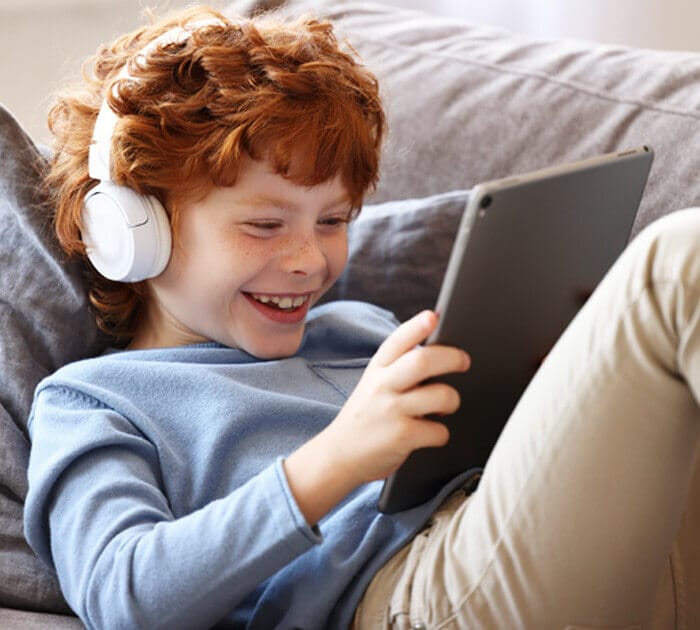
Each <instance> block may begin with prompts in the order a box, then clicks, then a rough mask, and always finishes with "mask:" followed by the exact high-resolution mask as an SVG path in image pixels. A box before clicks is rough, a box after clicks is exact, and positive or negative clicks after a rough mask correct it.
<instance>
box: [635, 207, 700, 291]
mask: <svg viewBox="0 0 700 630" xmlns="http://www.w3.org/2000/svg"><path fill="white" fill-rule="evenodd" d="M628 249H630V250H632V252H633V253H634V254H635V255H636V256H641V258H642V264H644V265H645V266H646V269H645V271H646V273H645V275H646V276H647V278H648V279H649V280H655V281H659V280H661V281H665V280H668V281H681V282H682V283H684V284H686V285H687V286H692V287H694V288H697V289H700V208H686V209H683V210H677V211H675V212H672V213H670V214H668V215H666V216H664V217H662V218H660V219H657V220H656V221H654V222H652V223H650V224H649V225H648V226H647V227H646V228H645V229H644V230H642V231H641V232H640V233H639V234H638V235H637V236H636V238H635V239H634V240H633V241H632V243H631V244H630V246H629V248H628ZM638 262H639V261H638Z"/></svg>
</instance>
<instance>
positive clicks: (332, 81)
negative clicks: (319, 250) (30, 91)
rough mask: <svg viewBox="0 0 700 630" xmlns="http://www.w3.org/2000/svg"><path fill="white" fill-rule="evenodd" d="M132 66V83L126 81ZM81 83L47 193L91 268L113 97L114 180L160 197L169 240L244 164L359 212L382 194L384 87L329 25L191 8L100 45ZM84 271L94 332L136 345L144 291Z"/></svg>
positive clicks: (70, 102) (67, 242) (66, 104)
mask: <svg viewBox="0 0 700 630" xmlns="http://www.w3.org/2000/svg"><path fill="white" fill-rule="evenodd" d="M212 19H215V20H219V21H220V23H213V24H212V23H209V24H207V25H204V26H200V27H199V28H197V29H194V30H193V32H192V35H191V36H190V37H189V38H188V39H187V40H186V41H184V42H182V43H168V44H164V45H163V46H158V47H157V48H156V49H155V50H154V51H152V52H150V53H149V54H148V56H147V58H146V59H143V58H140V59H139V61H138V63H134V61H135V59H136V57H137V55H138V53H139V52H141V51H142V50H143V49H144V47H145V46H146V45H147V44H148V43H149V42H151V41H153V40H154V39H155V38H157V37H158V36H160V35H161V34H163V33H165V32H166V31H168V30H170V29H172V28H174V27H176V26H184V25H186V24H188V23H190V22H193V21H199V20H212ZM125 64H128V66H127V67H128V71H129V76H128V77H126V78H124V77H120V76H119V74H120V71H121V70H122V68H123V67H124V65H125ZM83 74H84V78H85V81H86V82H85V84H84V85H83V86H82V87H81V88H80V89H73V90H69V91H66V92H65V93H63V94H59V95H58V97H57V99H56V101H55V103H54V104H53V106H52V107H51V110H50V113H49V127H50V129H51V131H52V133H53V135H54V153H53V157H52V160H51V163H50V168H49V171H48V173H47V177H46V183H47V188H48V190H49V194H50V196H51V201H52V204H53V206H52V207H54V208H55V221H54V223H55V231H56V235H57V236H58V239H59V242H60V244H61V246H62V248H63V249H64V250H65V251H66V252H67V253H68V254H69V255H72V256H80V257H82V258H83V259H84V260H85V261H87V259H86V257H85V246H84V244H83V242H82V241H81V237H80V232H81V212H82V203H83V199H84V197H85V195H86V193H87V192H88V191H89V190H90V189H91V188H92V187H93V186H95V184H96V183H97V182H96V180H94V179H91V178H90V177H89V175H88V168H87V165H88V147H89V144H90V141H91V137H92V131H93V127H94V123H95V119H96V117H97V113H98V111H99V109H100V106H101V104H102V102H103V99H104V98H105V97H106V98H107V100H108V102H109V105H110V107H111V108H112V109H113V110H114V111H115V112H117V113H118V115H119V120H118V122H117V126H116V129H115V131H114V134H113V137H112V179H113V180H114V181H115V182H117V183H119V184H122V185H126V186H129V187H131V188H133V189H134V190H136V191H138V192H140V193H144V194H151V195H155V196H156V197H157V198H158V199H160V201H161V202H162V203H163V205H164V206H165V207H166V210H167V212H168V215H169V217H170V221H171V224H172V227H173V233H174V234H176V232H177V230H176V226H177V223H178V203H179V201H181V200H182V199H184V198H185V196H187V195H191V194H192V190H193V187H194V188H196V190H197V191H198V192H201V193H202V194H206V193H207V192H208V191H209V190H210V189H211V188H212V187H213V186H231V185H234V184H235V182H236V177H237V175H238V172H239V168H240V166H241V164H242V160H243V158H244V157H246V156H250V157H251V158H253V159H265V160H268V161H269V163H270V164H271V165H272V167H273V169H274V170H275V172H277V173H278V174H280V175H282V176H283V177H285V178H287V179H289V180H290V181H292V182H294V183H297V184H299V185H304V186H314V185H317V184H320V183H323V182H325V181H327V180H329V179H331V178H332V177H334V176H337V175H339V176H340V177H341V180H342V181H343V183H344V185H345V187H346V189H347V191H348V194H349V195H350V197H351V201H352V204H353V207H354V208H356V209H359V208H360V206H361V204H362V200H363V197H364V195H365V193H366V192H367V191H368V190H370V189H371V188H372V187H374V186H375V185H376V182H377V178H378V169H379V153H380V147H381V141H382V137H383V134H384V130H385V116H384V111H383V108H382V104H381V101H380V98H379V91H378V84H377V80H376V78H375V77H374V76H373V75H372V74H371V73H370V72H369V71H367V69H366V68H364V67H363V66H362V64H361V63H360V62H359V60H358V58H357V55H356V54H355V53H354V51H353V50H352V49H349V50H347V51H345V50H342V49H341V47H340V45H339V44H338V42H337V40H336V38H335V36H334V34H333V29H332V25H331V24H330V23H328V22H324V21H320V20H318V19H316V18H313V17H309V16H307V17H302V18H298V19H296V20H294V21H284V20H282V19H281V18H279V17H276V16H275V15H273V14H267V15H260V16H257V17H254V18H250V19H240V20H230V19H227V18H226V17H224V16H223V15H222V14H220V13H218V12H216V11H213V10H211V9H209V8H206V7H193V8H189V9H187V10H185V11H183V12H181V13H179V14H177V15H176V16H174V17H170V18H166V19H164V20H161V21H160V22H156V23H153V24H151V25H149V26H146V27H142V28H140V29H138V30H136V31H134V32H133V33H130V34H126V35H124V36H122V37H120V38H119V39H117V40H116V41H115V42H114V43H112V44H111V45H108V46H103V47H101V48H100V49H99V50H98V52H97V54H96V55H95V56H94V57H93V58H91V59H90V60H88V62H87V63H86V65H85V66H84V72H83ZM86 265H87V267H88V268H89V269H90V272H89V292H90V301H91V303H92V305H93V307H94V309H95V311H96V316H97V321H98V325H99V326H100V328H101V329H102V330H103V331H104V332H106V333H108V334H109V335H110V336H112V337H113V338H114V339H115V340H116V341H118V342H119V341H121V342H125V341H128V340H129V339H130V338H131V336H132V335H133V332H134V329H135V325H136V322H137V319H138V316H139V313H140V310H141V308H142V307H143V304H144V299H145V293H146V292H145V289H144V286H143V285H142V284H121V283H116V282H112V281H109V280H106V279H104V278H102V277H100V276H98V274H97V273H96V272H95V271H94V270H92V269H91V267H90V265H89V264H88V263H87V262H86Z"/></svg>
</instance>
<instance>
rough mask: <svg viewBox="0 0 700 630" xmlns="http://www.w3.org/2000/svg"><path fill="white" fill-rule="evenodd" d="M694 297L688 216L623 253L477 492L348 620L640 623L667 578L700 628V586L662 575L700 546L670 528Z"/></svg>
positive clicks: (678, 500)
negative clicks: (699, 617) (695, 604)
mask: <svg viewBox="0 0 700 630" xmlns="http://www.w3.org/2000/svg"><path fill="white" fill-rule="evenodd" d="M552 264H557V263H556V261H552ZM699 297H700V209H694V210H686V211H680V212H677V213H674V214H672V215H670V216H669V217H666V218H664V219H662V220H660V221H657V222H656V223H655V224H653V225H652V226H650V227H649V228H647V229H646V230H645V231H644V232H642V233H641V234H640V235H639V236H638V237H637V238H636V239H635V241H634V242H633V243H632V244H631V245H630V246H629V247H628V248H627V250H626V251H625V253H624V254H623V255H622V257H621V258H620V260H619V261H618V262H617V263H616V264H615V266H614V267H613V269H612V270H611V272H610V273H609V274H608V275H607V277H606V278H605V279H604V280H603V282H602V283H601V285H600V286H599V288H598V289H597V290H596V292H595V293H594V294H593V296H592V297H591V298H590V299H589V300H588V302H587V304H586V305H585V306H584V308H583V309H582V311H581V312H580V313H579V315H578V316H577V317H576V319H575V320H574V322H573V323H572V324H571V325H570V326H569V328H568V329H567V331H566V332H565V333H564V335H563V336H562V338H561V340H560V341H559V342H558V343H557V345H556V346H555V348H554V349H553V350H552V351H551V353H550V354H549V356H548V357H547V359H546V360H545V362H544V363H543V365H542V367H541V369H540V370H539V372H538V373H537V375H536V376H535V378H534V380H533V382H532V383H531V385H530V386H529V388H528V389H527V391H526V393H525V394H524V395H523V397H522V399H521V400H520V402H519V404H518V406H517V408H516V409H515V410H514V412H513V414H512V416H511V418H510V419H509V421H508V424H507V426H506V428H505V429H504V431H503V434H502V435H501V437H500V439H499V441H498V444H497V445H496V448H495V449H494V451H493V453H492V456H491V458H490V459H489V461H488V463H487V465H486V469H485V471H484V476H483V478H482V480H481V483H480V485H479V488H478V490H477V491H476V492H475V493H474V494H473V495H471V496H470V497H469V498H468V499H467V498H466V497H465V496H464V495H463V494H461V495H460V493H457V494H456V495H453V497H451V498H450V499H449V500H448V501H447V503H446V504H445V505H443V507H442V508H441V509H440V510H439V511H438V512H437V513H436V514H435V516H434V518H433V521H432V525H431V526H429V527H428V528H426V529H425V530H424V531H423V532H422V533H421V534H419V535H418V536H417V537H416V538H415V539H414V540H413V541H412V542H411V543H410V544H409V545H408V546H407V547H405V548H404V549H403V550H402V551H400V552H399V553H398V554H397V555H396V556H395V557H394V558H393V559H392V560H391V561H389V563H388V564H387V565H386V566H385V567H384V568H383V569H382V570H381V571H380V572H379V573H378V574H377V576H376V577H375V578H374V580H373V581H372V583H371V584H370V586H369V589H368V591H367V592H366V594H365V596H364V599H363V600H362V602H361V603H360V606H359V607H358V609H357V612H356V615H355V627H356V628H362V629H365V628H397V629H403V628H416V629H420V628H474V629H496V630H498V629H504V630H512V629H518V628H525V629H535V630H546V629H548V628H552V629H555V628H556V629H559V628H638V627H644V628H647V627H649V623H650V621H649V620H650V619H651V618H652V617H653V616H654V615H655V614H657V613H655V610H654V609H655V607H657V606H658V602H659V595H658V593H659V585H660V583H661V582H662V578H663V576H664V572H665V571H666V572H667V575H666V585H667V588H666V590H667V591H668V592H670V593H671V595H672V596H673V598H674V606H675V612H673V611H672V615H671V617H670V618H669V619H671V621H668V623H671V624H673V625H671V626H670V627H674V626H675V627H684V626H687V627H688V628H692V627H700V625H698V626H693V625H688V624H693V623H694V622H693V621H692V620H690V621H689V620H688V617H689V615H691V614H692V611H690V612H689V611H688V610H686V608H687V601H686V600H693V599H698V600H700V593H698V592H690V593H688V592H687V589H688V580H687V578H684V577H683V576H682V572H681V569H680V568H679V566H674V567H673V571H674V572H673V573H672V574H669V573H668V569H669V566H670V565H669V557H671V558H674V557H675V559H676V560H678V559H679V558H680V559H681V560H683V561H684V562H686V563H694V564H695V565H697V562H698V554H697V552H696V551H694V549H697V548H698V547H700V523H697V522H695V524H694V525H695V529H694V531H693V532H692V533H691V534H690V535H688V534H686V535H685V539H683V537H682V536H681V535H680V534H679V531H680V525H681V521H682V518H683V515H684V508H685V505H686V499H687V496H688V492H689V487H690V483H691V479H692V477H693V467H694V461H695V455H696V451H697V445H698V436H699V433H700V408H699V407H698V400H700V300H699V299H698V298H699ZM543 308H546V305H543ZM513 325H516V326H517V317H514V320H513ZM468 350H469V349H468V348H467V351H468ZM472 369H474V370H477V369H479V366H478V365H474V366H472ZM694 509H696V508H695V507H693V508H692V509H691V511H692V510H694ZM686 513H687V512H686ZM686 529H687V528H686ZM674 539H675V541H676V542H675V543H674ZM679 540H680V543H679ZM684 541H685V542H684ZM688 543H690V547H693V549H691V550H690V551H689V552H688V553H684V552H683V549H682V548H681V551H680V553H679V551H678V547H679V544H680V545H681V546H682V545H683V544H685V545H686V546H688ZM674 550H675V551H674ZM699 568H700V567H697V566H691V567H689V570H690V571H691V572H694V573H693V575H697V572H698V569H699ZM669 576H670V577H669ZM693 579H696V578H693ZM669 580H670V582H669ZM669 583H670V586H669ZM692 586H693V585H692V580H691V587H692ZM691 605H692V603H691ZM657 617H658V614H657ZM655 625H656V626H657V627H658V625H659V624H658V623H657V624H655Z"/></svg>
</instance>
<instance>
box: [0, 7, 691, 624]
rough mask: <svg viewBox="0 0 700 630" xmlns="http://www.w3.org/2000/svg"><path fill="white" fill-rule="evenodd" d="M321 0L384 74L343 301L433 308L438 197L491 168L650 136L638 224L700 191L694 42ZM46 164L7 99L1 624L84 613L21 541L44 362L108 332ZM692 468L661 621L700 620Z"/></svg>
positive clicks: (452, 208) (439, 236) (0, 303)
mask: <svg viewBox="0 0 700 630" xmlns="http://www.w3.org/2000/svg"><path fill="white" fill-rule="evenodd" d="M267 4H272V2H268V3H267ZM254 6H255V2H239V3H234V5H232V7H231V8H230V10H229V13H230V14H235V13H242V12H245V11H249V10H251V8H254ZM310 8H316V9H318V10H320V11H322V12H325V13H326V14H327V15H328V16H329V17H331V18H332V19H334V20H336V21H337V23H338V25H339V28H340V33H341V34H342V35H343V36H346V37H347V38H348V40H349V41H350V42H351V43H352V44H353V46H354V47H355V48H356V49H357V50H358V51H359V53H360V54H361V55H362V57H363V58H364V59H365V61H366V63H367V65H368V66H369V67H370V68H372V69H373V70H374V71H375V72H376V73H377V74H378V76H379V78H380V81H381V85H382V93H383V98H384V102H385V104H386V107H387V110H388V118H389V125H390V133H389V138H388V142H387V144H386V147H385V155H384V161H383V166H382V177H381V183H380V185H379V187H378V189H377V191H376V193H375V194H374V196H373V197H372V198H371V199H369V200H368V204H369V205H368V206H367V207H366V208H365V210H364V211H363V214H362V215H361V220H360V221H358V223H357V225H356V226H355V227H354V228H353V233H352V237H351V260H350V265H349V269H348V272H347V273H346V274H345V275H344V277H343V278H342V279H341V281H340V282H339V284H338V287H337V288H336V290H335V292H334V293H333V295H332V296H331V297H349V298H364V299H368V300H370V301H374V302H376V303H378V304H380V305H383V306H385V307H387V308H390V309H392V310H394V311H395V312H397V314H398V315H399V317H401V318H404V317H407V316H408V315H410V314H411V313H413V312H415V311H417V310H418V309H420V308H423V307H429V306H431V305H432V303H433V300H434V299H435V296H436V293H437V289H438V286H439V281H440V278H441V273H442V270H443V269H444V265H445V262H446V257H447V254H448V253H449V245H450V243H451V240H452V235H453V233H454V229H455V226H456V223H457V221H458V220H459V213H460V211H461V207H462V200H463V193H461V192H454V193H452V194H442V193H446V192H448V191H460V190H464V189H466V188H468V187H470V186H472V185H473V184H474V183H475V182H478V181H480V180H484V179H489V178H493V177H500V176H505V175H508V174H513V173H517V172H523V171H527V170H531V169H533V168H537V167H543V166H547V165H552V164H556V163H559V162H563V161H568V160H575V159H580V158H584V157H588V156H592V155H594V154H597V153H602V152H606V151H610V150H615V149H622V148H630V147H634V146H637V145H641V144H649V145H651V146H652V147H653V148H654V150H655V152H656V161H655V164H654V166H653V169H652V173H651V177H650V180H649V184H648V187H647V191H646V194H645V196H644V199H643V201H642V204H641V208H640V211H639V214H638V217H637V220H636V223H635V226H634V232H635V233H636V232H638V231H639V230H640V229H641V228H642V227H644V226H645V225H646V224H648V223H649V222H650V221H652V220H653V219H655V218H657V217H659V216H661V215H663V214H666V213H668V212H671V211H673V210H676V209H679V208H683V207H688V206H695V205H700V177H698V173H700V54H696V53H680V52H675V53H670V52H659V51H651V50H639V49H627V48H620V47H608V46H596V45H593V44H588V43H583V42H576V41H564V40H558V41H548V40H536V39H532V38H530V37H523V36H518V35H513V34H510V33H507V32H504V31H502V30H499V29H495V28H490V27H486V26H482V25H474V24H467V23H464V22H457V21H454V20H449V19H445V18H438V17H430V16H428V15H424V14H420V13H415V12H411V11H402V10H398V9H394V8H388V7H384V6H381V5H373V4H368V3H358V2H337V1H335V2H331V1H327V2H323V1H322V0H316V1H314V2H304V1H302V0H298V1H294V0H292V2H291V3H290V5H289V6H288V7H287V8H286V9H285V11H287V12H297V11H300V10H305V9H310ZM37 163H38V164H39V165H40V164H41V155H40V153H39V152H38V151H37V150H36V148H35V147H34V145H33V143H32V142H31V140H30V139H29V138H28V137H27V136H26V134H24V132H23V131H22V130H21V128H20V126H19V125H18V124H17V123H16V121H14V119H13V118H12V116H11V115H10V114H9V113H8V112H7V111H4V110H0V373H1V374H2V379H0V484H1V486H2V492H0V627H1V628H68V627H80V623H79V622H78V620H77V619H76V618H74V617H71V616H69V614H70V610H69V608H68V606H67V605H66V604H65V602H64V601H63V599H62V597H61V594H60V590H59V589H58V585H57V582H56V579H55V576H54V575H53V574H52V573H51V572H50V571H49V570H48V569H46V568H45V567H44V566H43V565H41V564H40V563H39V561H38V560H37V559H36V557H35V556H34V555H33V554H32V552H31V550H30V549H29V548H28V547H27V545H26V543H25V542H24V539H23V537H22V522H21V513H22V502H23V498H24V496H25V495H26V480H25V475H26V464H27V457H28V449H29V444H28V440H27V432H26V416H27V410H28V408H29V405H30V403H31V395H32V390H33V387H34V386H35V384H36V382H37V381H38V380H39V379H40V378H41V377H42V376H44V375H45V374H47V373H49V372H51V371H52V370H54V369H56V368H57V367H58V366H60V365H61V364H63V363H65V362H67V361H71V360H74V359H77V358H79V357H82V356H87V355H92V354H95V353H97V352H99V351H100V350H101V349H102V348H104V346H105V340H104V339H102V338H101V337H100V336H99V334H98V333H97V331H96V329H95V327H94V325H93V323H92V321H91V318H90V316H89V314H88V312H87V307H86V303H85V297H84V294H83V287H82V282H81V278H80V273H79V270H78V269H76V268H75V267H74V266H73V265H71V264H68V263H66V261H65V260H64V259H63V258H62V256H61V255H60V253H59V252H58V251H57V249H56V247H55V245H54V244H53V243H52V241H51V238H50V229H49V225H48V223H47V221H46V214H45V212H44V211H43V210H44V202H43V201H42V199H41V196H40V195H39V193H38V189H37V171H36V166H37ZM377 269H381V270H382V273H381V274H377ZM696 479H698V483H694V484H693V486H692V488H691V499H690V501H689V503H688V509H687V511H686V514H685V516H684V519H683V523H682V527H681V530H680V531H679V534H678V537H677V540H676V544H675V545H674V549H673V552H672V554H671V557H670V559H669V564H668V567H667V571H666V573H665V574H664V575H663V576H660V585H659V593H658V598H657V599H658V604H657V606H656V612H655V616H654V619H653V620H652V621H651V622H650V626H649V627H651V628H655V629H662V628H689V629H690V628H700V605H699V604H698V602H700V574H699V573H698V568H700V544H698V543H697V542H695V541H697V532H698V525H699V524H700V474H699V475H696ZM611 483H614V480H611ZM659 518H663V515H659ZM604 526H605V524H604V521H603V520H601V527H604ZM694 538H695V541H694Z"/></svg>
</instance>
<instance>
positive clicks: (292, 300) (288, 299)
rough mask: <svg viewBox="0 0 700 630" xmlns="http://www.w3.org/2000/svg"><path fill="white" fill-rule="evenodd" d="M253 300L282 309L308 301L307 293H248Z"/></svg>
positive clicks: (293, 307) (288, 308)
mask: <svg viewBox="0 0 700 630" xmlns="http://www.w3.org/2000/svg"><path fill="white" fill-rule="evenodd" d="M248 295H250V297H252V298H253V299H254V300H255V301H257V302H260V303H262V304H268V305H271V306H273V305H274V306H275V307H277V308H279V309H280V310H283V311H288V310H294V309H296V308H299V307H300V306H302V305H303V304H305V303H306V302H308V301H309V297H310V296H309V295H295V296H289V295H279V296H278V295H262V294H258V293H249V294H248Z"/></svg>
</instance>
